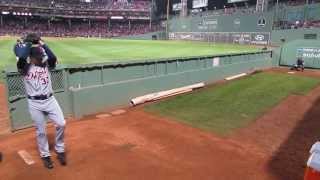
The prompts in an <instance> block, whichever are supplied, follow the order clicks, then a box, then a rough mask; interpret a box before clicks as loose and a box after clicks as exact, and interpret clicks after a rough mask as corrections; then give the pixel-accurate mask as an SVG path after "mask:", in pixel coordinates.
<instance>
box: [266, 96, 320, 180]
mask: <svg viewBox="0 0 320 180" xmlns="http://www.w3.org/2000/svg"><path fill="white" fill-rule="evenodd" d="M319 138H320V98H318V99H317V100H316V101H314V104H313V105H312V108H310V109H309V110H308V111H307V112H306V113H305V115H304V117H303V119H302V120H301V121H299V124H297V125H296V127H295V128H294V129H293V131H292V132H291V134H290V135H289V137H288V139H287V140H286V141H284V143H282V144H281V146H280V148H279V149H278V150H277V151H276V152H275V154H274V155H273V156H272V158H271V160H270V162H269V164H268V167H269V170H270V171H271V173H272V174H273V175H275V176H276V177H277V178H278V179H279V180H302V179H303V175H304V169H305V167H306V162H307V160H308V157H309V149H310V147H311V146H312V144H313V143H315V142H316V141H317V140H318V139H319Z"/></svg>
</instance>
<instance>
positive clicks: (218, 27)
mask: <svg viewBox="0 0 320 180" xmlns="http://www.w3.org/2000/svg"><path fill="white" fill-rule="evenodd" d="M272 23H273V13H272V12H267V13H260V14H254V15H252V14H234V15H214V14H212V15H207V16H201V15H195V16H188V17H185V18H180V17H177V18H172V19H171V20H170V21H169V31H170V32H270V31H271V29H272Z"/></svg>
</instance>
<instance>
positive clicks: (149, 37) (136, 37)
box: [114, 31, 167, 40]
mask: <svg viewBox="0 0 320 180" xmlns="http://www.w3.org/2000/svg"><path fill="white" fill-rule="evenodd" d="M155 38H156V39H155ZM114 39H132V40H165V39H167V36H166V33H165V32H163V31H157V32H152V33H146V34H139V35H132V36H121V37H115V38H114Z"/></svg>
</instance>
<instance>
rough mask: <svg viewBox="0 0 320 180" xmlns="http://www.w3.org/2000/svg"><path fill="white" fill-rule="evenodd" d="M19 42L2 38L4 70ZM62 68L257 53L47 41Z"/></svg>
mask: <svg viewBox="0 0 320 180" xmlns="http://www.w3.org/2000/svg"><path fill="white" fill-rule="evenodd" d="M15 40H16V38H5V37H3V38H0V69H3V68H4V67H5V66H8V65H14V64H15V57H14V55H13V51H12V50H13V45H14V43H15ZM44 40H45V41H46V42H47V44H49V46H50V47H51V48H52V49H53V51H54V52H55V53H56V54H57V56H58V58H59V62H60V63H62V64H88V63H101V62H110V61H128V60H139V59H157V58H169V57H181V56H201V55H214V54H224V53H236V52H247V51H256V50H257V48H255V47H252V46H243V45H232V44H216V45H213V44H208V43H204V42H177V41H146V40H111V39H109V40H108V39H84V38H64V39H57V38H44Z"/></svg>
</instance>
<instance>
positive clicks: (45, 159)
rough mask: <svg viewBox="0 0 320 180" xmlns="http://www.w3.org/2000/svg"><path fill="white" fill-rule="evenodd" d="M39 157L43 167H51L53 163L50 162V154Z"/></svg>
mask: <svg viewBox="0 0 320 180" xmlns="http://www.w3.org/2000/svg"><path fill="white" fill-rule="evenodd" d="M41 159H42V161H43V165H44V167H46V168H48V169H52V168H53V163H52V161H51V158H50V156H48V157H43V158H41Z"/></svg>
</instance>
